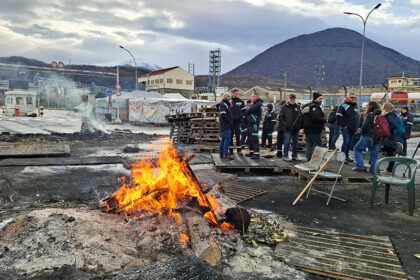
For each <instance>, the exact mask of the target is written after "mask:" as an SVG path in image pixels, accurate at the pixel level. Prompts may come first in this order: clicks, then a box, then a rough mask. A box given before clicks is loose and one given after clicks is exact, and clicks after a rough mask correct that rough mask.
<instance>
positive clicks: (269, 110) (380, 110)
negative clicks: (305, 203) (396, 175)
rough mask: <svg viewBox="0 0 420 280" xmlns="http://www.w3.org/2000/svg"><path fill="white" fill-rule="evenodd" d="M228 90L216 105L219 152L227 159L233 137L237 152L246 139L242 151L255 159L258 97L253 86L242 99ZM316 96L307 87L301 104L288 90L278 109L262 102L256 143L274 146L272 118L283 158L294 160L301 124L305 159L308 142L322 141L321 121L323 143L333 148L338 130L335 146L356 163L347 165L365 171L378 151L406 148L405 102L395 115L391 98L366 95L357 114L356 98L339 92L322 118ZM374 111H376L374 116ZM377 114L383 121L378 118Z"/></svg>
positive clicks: (408, 118) (309, 150) (408, 123)
mask: <svg viewBox="0 0 420 280" xmlns="http://www.w3.org/2000/svg"><path fill="white" fill-rule="evenodd" d="M232 95H233V96H232V98H231V96H230V94H229V93H226V94H225V95H224V98H223V100H222V101H221V102H220V104H219V105H218V106H219V113H220V114H219V123H220V130H221V134H222V137H221V141H220V157H221V158H223V159H233V150H234V146H233V145H234V141H233V140H234V138H235V140H236V147H237V152H238V154H241V151H242V150H243V149H244V148H245V145H248V148H249V151H250V153H249V154H248V156H250V157H251V158H252V159H259V157H260V143H259V127H260V122H261V120H262V107H263V101H262V100H261V99H260V98H259V96H258V93H256V92H255V93H253V94H252V95H251V99H250V100H248V101H247V102H244V101H243V100H242V99H240V98H239V91H237V90H235V91H234V92H233V94H232ZM322 101H323V95H322V94H321V93H318V92H313V93H312V101H311V102H310V103H307V104H305V105H304V106H301V105H300V104H298V103H297V102H296V95H294V94H290V95H289V96H288V100H287V102H286V101H283V102H282V103H281V104H280V113H279V114H278V115H277V114H276V113H275V111H274V107H273V105H272V104H267V106H266V108H265V112H266V113H265V116H264V119H263V125H262V139H261V140H262V141H261V142H262V143H261V147H263V148H268V149H270V150H272V151H273V150H274V147H273V145H272V141H273V140H272V139H273V131H274V130H275V127H276V124H277V157H279V158H283V159H284V160H285V161H292V160H293V161H299V158H298V155H297V151H298V140H299V131H300V130H301V129H303V130H304V133H305V138H306V160H307V161H309V160H310V159H311V157H312V154H313V151H314V148H315V147H316V146H320V147H322V132H323V130H324V129H325V125H328V128H329V133H330V135H329V141H328V147H329V148H330V149H336V142H337V139H338V137H339V136H340V134H341V135H342V137H343V144H342V146H341V151H342V152H343V153H344V154H345V155H346V162H347V163H351V162H354V160H353V159H352V158H351V157H350V155H349V153H350V151H354V158H355V160H356V166H355V167H354V168H353V169H354V170H356V171H366V169H369V172H370V173H373V171H374V167H375V163H376V161H377V160H378V157H379V151H382V152H383V153H384V154H385V155H386V156H393V155H395V154H396V153H399V154H402V155H403V154H406V153H407V139H409V138H410V134H411V128H412V126H413V120H414V117H413V115H412V114H410V112H409V108H408V107H404V108H402V110H401V115H398V114H397V113H396V112H395V110H394V106H393V105H392V104H391V103H388V102H387V103H385V104H383V105H382V107H380V106H379V104H378V103H376V102H373V101H372V102H369V104H368V105H367V107H366V109H365V110H364V112H363V114H359V107H358V104H357V98H356V96H355V95H353V94H351V95H349V96H348V97H346V98H344V102H343V104H341V105H340V106H336V107H335V108H333V110H332V111H331V112H330V113H329V115H328V117H327V118H326V117H325V115H324V112H323V110H322V107H321V104H322ZM378 116H382V117H379V118H377V117H378ZM380 119H383V121H382V122H379V120H380ZM385 120H386V121H385ZM377 122H378V124H377ZM375 126H378V127H379V128H381V127H380V126H387V127H386V128H385V129H388V130H389V135H386V137H383V136H381V135H376V134H377V132H376V130H375ZM266 143H268V145H266ZM290 145H292V151H291V157H289V150H290ZM400 146H401V149H399V147H400ZM366 149H367V150H369V153H370V163H369V164H366V165H365V164H364V162H363V157H362V152H364V151H366ZM400 150H401V151H400ZM392 168H393V166H392V163H391V164H390V166H388V168H387V170H384V171H383V173H390V172H391V171H392Z"/></svg>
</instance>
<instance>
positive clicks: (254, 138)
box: [245, 92, 263, 159]
mask: <svg viewBox="0 0 420 280" xmlns="http://www.w3.org/2000/svg"><path fill="white" fill-rule="evenodd" d="M251 101H252V105H251V106H249V108H248V109H247V110H246V111H245V116H246V124H247V126H248V127H247V129H248V146H249V156H250V157H251V159H259V158H260V141H259V136H258V131H259V125H260V121H261V107H262V105H263V101H262V100H261V99H260V97H259V95H258V93H256V92H254V93H253V94H252V95H251Z"/></svg>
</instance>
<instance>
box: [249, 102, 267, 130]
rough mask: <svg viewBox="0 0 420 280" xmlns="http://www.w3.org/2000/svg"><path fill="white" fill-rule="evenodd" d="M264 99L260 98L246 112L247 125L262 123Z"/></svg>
mask: <svg viewBox="0 0 420 280" xmlns="http://www.w3.org/2000/svg"><path fill="white" fill-rule="evenodd" d="M262 105H263V101H262V100H261V99H260V98H258V99H257V100H256V101H255V102H254V103H253V104H252V105H251V106H250V107H249V108H248V109H247V110H246V112H245V115H246V123H247V125H248V126H249V125H253V124H257V125H259V124H260V121H261V107H262Z"/></svg>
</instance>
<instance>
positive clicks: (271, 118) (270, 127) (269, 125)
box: [263, 110, 277, 132]
mask: <svg viewBox="0 0 420 280" xmlns="http://www.w3.org/2000/svg"><path fill="white" fill-rule="evenodd" d="M276 119H277V114H276V113H275V112H274V110H271V111H267V113H265V116H264V121H263V130H264V131H268V132H273V131H274V127H275V126H276V122H277V120H276Z"/></svg>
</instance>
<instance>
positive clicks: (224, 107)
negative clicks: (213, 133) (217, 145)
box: [219, 99, 233, 131]
mask: <svg viewBox="0 0 420 280" xmlns="http://www.w3.org/2000/svg"><path fill="white" fill-rule="evenodd" d="M229 106H230V103H229V102H228V101H227V100H226V99H223V100H222V101H221V102H220V104H219V126H220V131H225V130H228V129H232V126H233V120H232V113H231V111H230V108H229Z"/></svg>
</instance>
